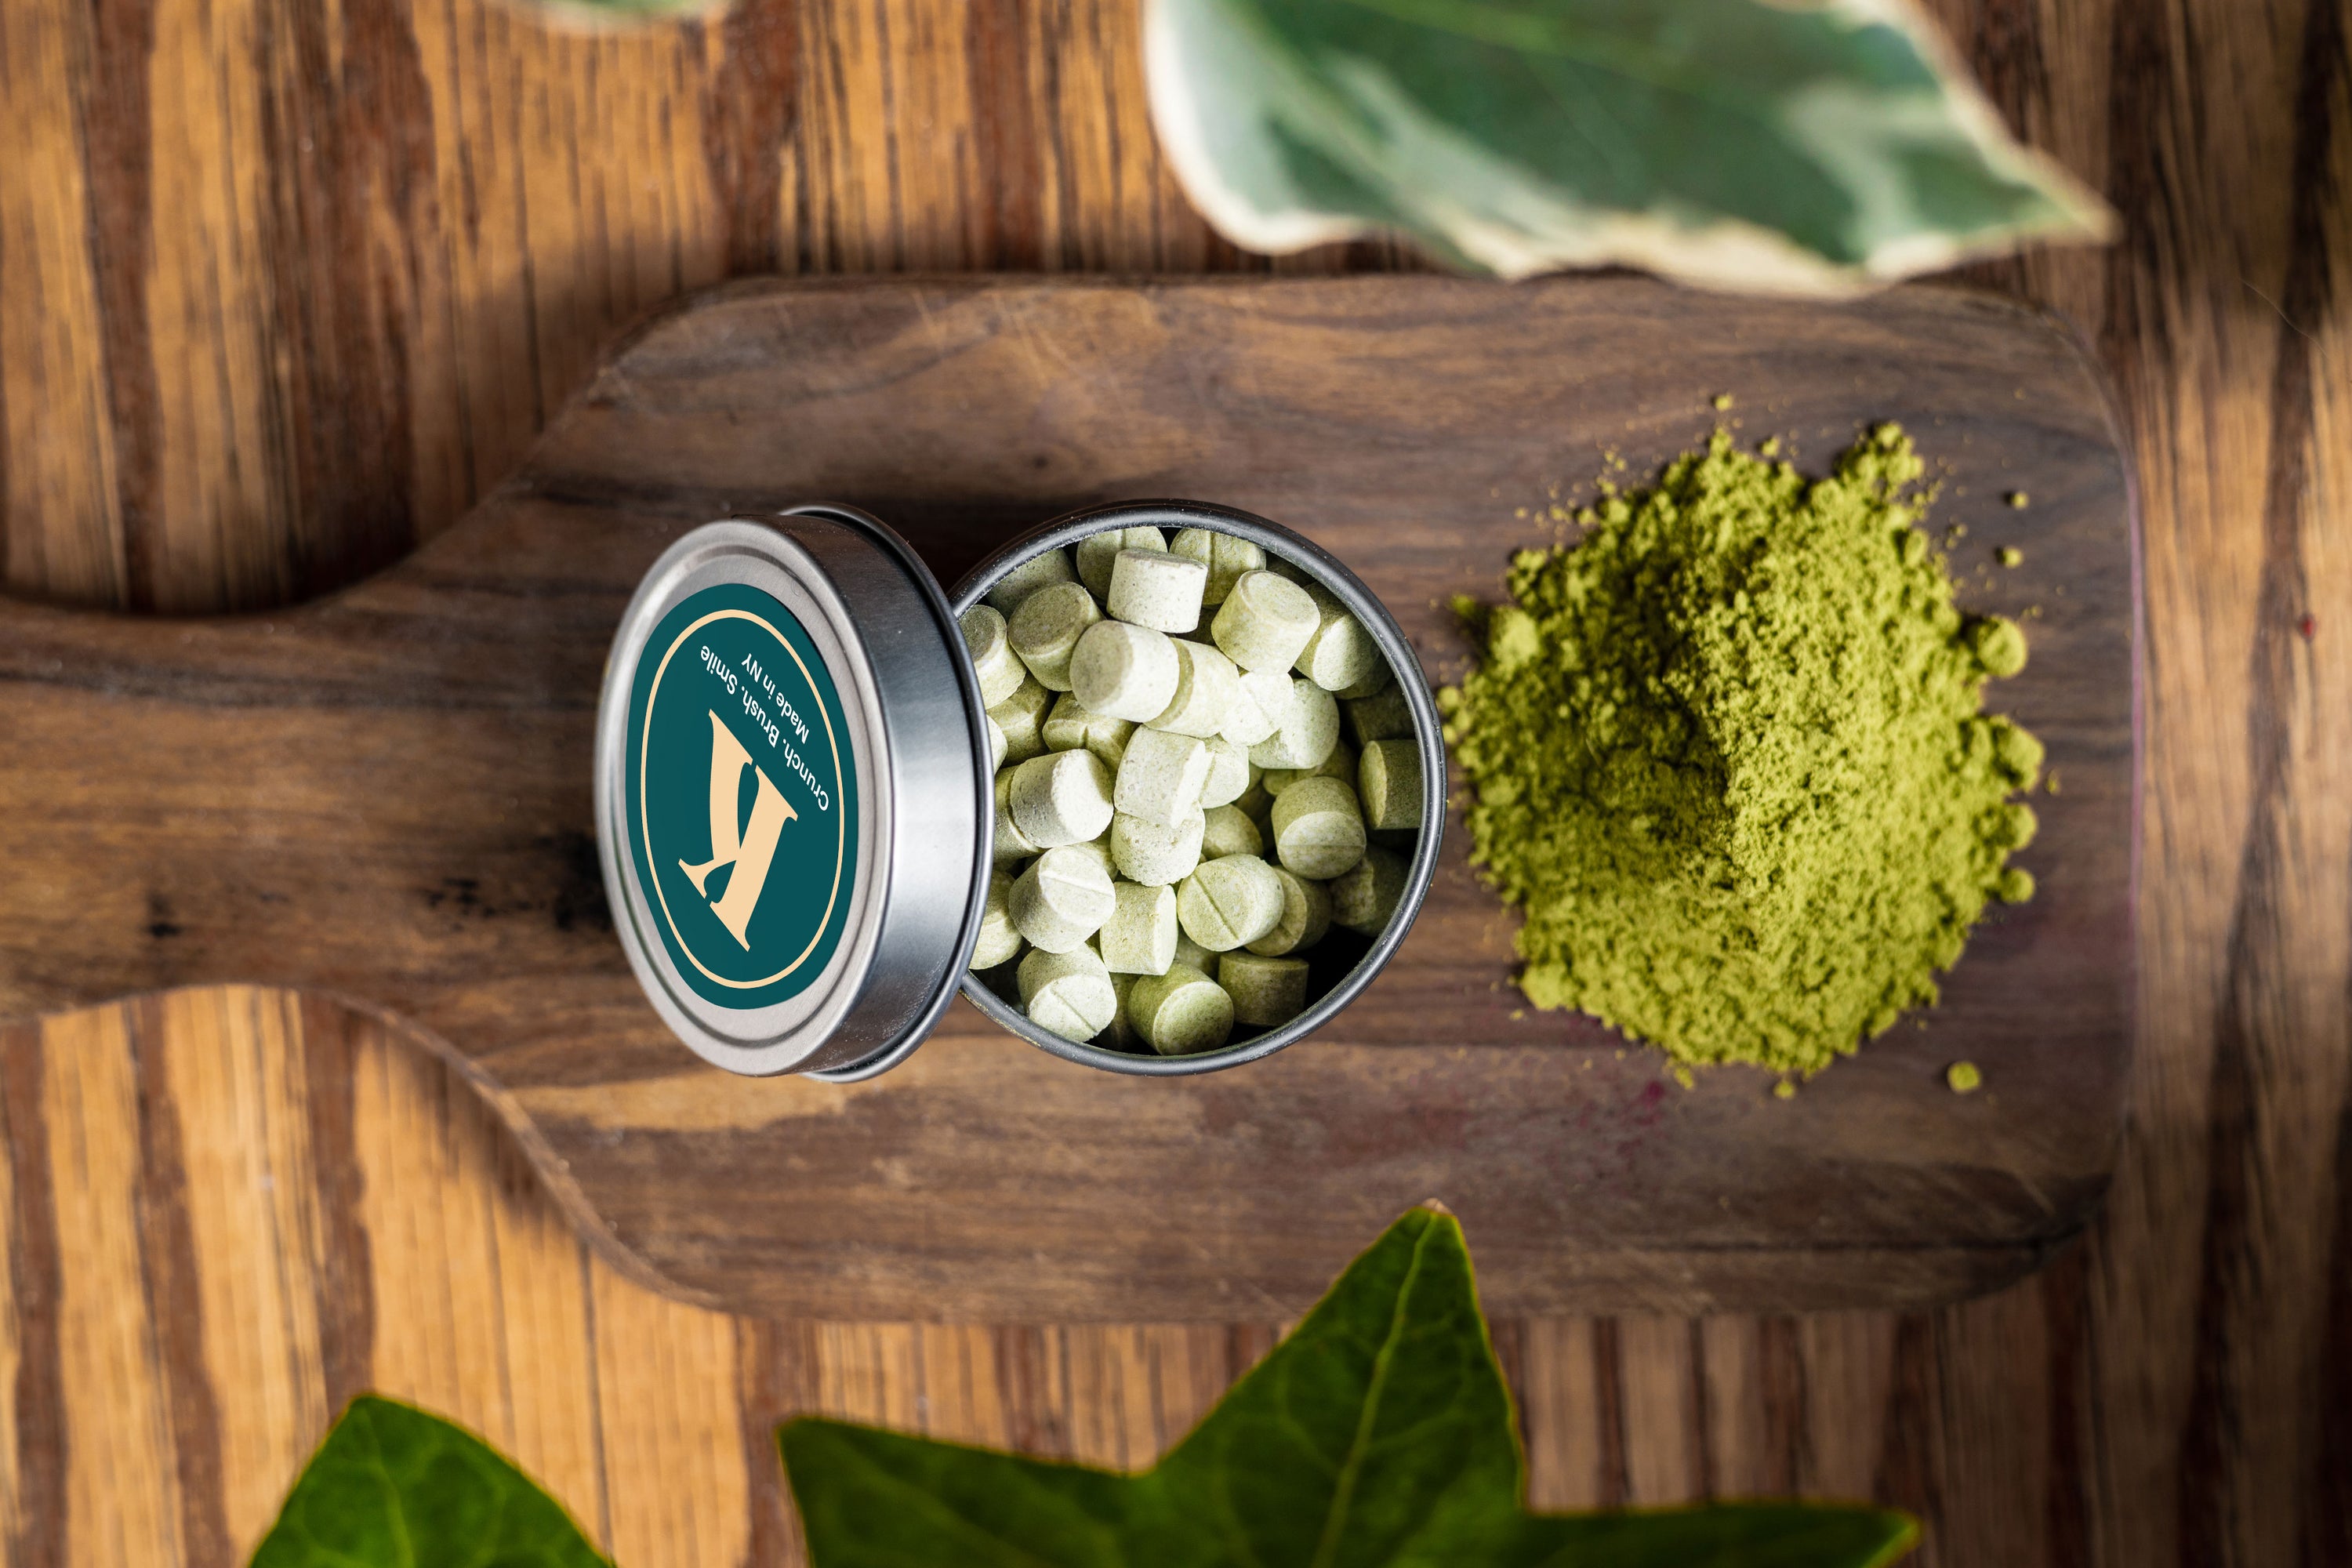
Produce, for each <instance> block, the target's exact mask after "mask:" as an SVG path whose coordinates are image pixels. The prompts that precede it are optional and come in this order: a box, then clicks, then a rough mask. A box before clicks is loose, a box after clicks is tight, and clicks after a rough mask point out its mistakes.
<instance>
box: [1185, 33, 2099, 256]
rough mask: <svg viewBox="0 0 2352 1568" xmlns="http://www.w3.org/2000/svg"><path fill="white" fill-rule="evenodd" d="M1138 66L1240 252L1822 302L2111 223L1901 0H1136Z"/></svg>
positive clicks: (1199, 192) (1198, 199)
mask: <svg viewBox="0 0 2352 1568" xmlns="http://www.w3.org/2000/svg"><path fill="white" fill-rule="evenodd" d="M1145 64H1146V67H1147V70H1148V75H1149V79H1150V93H1151V109H1152V117H1153V120H1154V122H1155V123H1156V124H1157V126H1158V128H1159V132H1160V142H1161V145H1162V146H1163V147H1164V148H1165V149H1166V150H1167V153H1168V155H1169V158H1170V160H1171V163H1173V164H1174V166H1175V169H1176V172H1177V174H1178V176H1179V177H1180V178H1181V180H1182V182H1183V184H1184V186H1185V189H1186V190H1187V192H1188V193H1190V195H1191V196H1192V201H1193V203H1194V205H1197V206H1198V207H1199V208H1200V209H1201V210H1202V213H1203V214H1204V215H1206V216H1207V217H1208V219H1209V221H1210V222H1211V223H1213V224H1214V225H1215V226H1217V227H1218V228H1219V229H1220V230H1222V231H1223V233H1224V235H1225V236H1226V237H1228V238H1230V239H1232V240H1233V241H1234V243H1235V244H1237V245H1241V246H1244V247H1247V248H1249V249H1253V250H1261V251H1272V252H1286V251H1292V250H1298V249H1302V248H1304V247H1307V246H1309V245H1315V244H1319V243H1322V242H1325V241H1328V240H1336V239H1345V238H1349V237H1353V236H1356V235H1360V234H1364V233H1367V232H1370V231H1372V230H1376V229H1383V228H1385V229H1396V230H1402V231H1404V232H1407V233H1410V234H1412V236H1414V237H1417V238H1418V239H1420V240H1421V241H1422V242H1423V244H1425V245H1427V246H1428V247H1431V248H1432V249H1433V250H1434V251H1436V252H1437V253H1438V254H1439V255H1441V256H1443V257H1445V258H1448V259H1450V260H1453V261H1454V262H1455V263H1457V264H1460V265H1464V266H1468V267H1472V268H1480V269H1483V270H1486V271H1491V272H1496V273H1500V274H1502V275H1504V276H1506V277H1513V278H1517V277H1524V276H1526V275H1528V274H1529V273H1533V272H1539V271H1545V270H1549V269H1551V268H1559V267H1573V266H1593V265H1598V264H1602V263H1610V262H1622V263H1626V264H1630V265H1633V266H1637V267H1643V268H1650V269H1651V270H1653V271H1656V272H1661V273H1664V274H1667V275H1669V276H1673V277H1677V278H1682V279H1689V280H1691V281H1695V282H1699V283H1705V284H1709V285H1713V286H1717V287H1725V288H1738V289H1756V290H1765V291H1775V292H1809V293H1839V292H1851V291H1853V290H1856V289H1864V288H1867V287H1870V286H1872V285H1874V284H1875V283H1879V282H1883V281H1885V280H1887V279H1894V278H1896V277H1901V276H1904V275H1906V274H1909V273H1914V272H1919V271H1925V270H1927V269H1930V268H1938V267H1944V266H1948V265H1950V264H1951V263H1953V262H1955V261H1957V260H1959V259H1961V258H1965V257H1969V256H1972V255H1979V254H1983V253H1987V252H1990V251H1996V250H2005V249H2009V248H2012V247H2015V246H2016V245H2018V244H2019V243H2021V242H2023V241H2027V240H2032V239H2037V238H2046V239H2093V238H2099V237H2104V236H2105V234H2106V232H2107V229H2108V226H2109V222H2110V218H2109V215H2108V213H2107V211H2106V209H2105V207H2104V206H2103V205H2101V204H2100V203H2099V201H2098V199H2097V198H2096V197H2095V196H2094V195H2091V194H2090V193H2089V192H2088V191H2087V190H2085V189H2084V188H2083V186H2082V185H2081V184H2078V183H2077V182H2076V181H2075V180H2074V178H2073V177H2072V176H2070V175H2068V174H2066V173H2065V172H2064V171H2063V170H2062V169H2060V168H2059V167H2058V166H2057V165H2056V164H2055V163H2053V162H2051V161H2050V160H2048V159H2046V158H2044V157H2042V156H2041V155H2040V154H2038V153H2032V152H2031V151H2029V150H2027V149H2025V148H2023V147H2021V146H2020V145H2019V144H2018V143H2017V142H2015V141H2014V140H2012V139H2011V137H2010V135H2009V133H2008V132H2007V131H2006V130H2005V129H2004V128H2003V127H2002V125H2001V123H2000V118H1999V116H1998V115H1997V114H1995V112H1994V111H1993V110H1992V108H1991V106H1990V104H1988V103H1987V102H1986V101H1985V100H1984V97H1983V95H1982V94H1981V93H1979V91H1978V90H1977V89H1976V88H1975V86H1974V84H1973V83H1971V82H1970V81H1969V79H1968V77H1967V75H1966V73H1965V72H1964V71H1963V70H1962V69H1961V68H1959V67H1958V65H1957V64H1956V63H1955V62H1954V61H1953V60H1952V59H1951V58H1949V56H1948V52H1947V51H1946V49H1945V48H1944V47H1943V45H1942V43H1941V41H1940V39H1939V38H1938V37H1937V34H1936V32H1935V29H1934V27H1933V26H1932V25H1931V24H1930V23H1928V21H1927V19H1926V18H1925V17H1924V16H1920V15H1919V14H1918V12H1917V11H1916V9H1915V7H1914V6H1913V5H1912V4H1911V3H1910V0H1150V15H1149V16H1148V18H1147V21H1146V24H1145Z"/></svg>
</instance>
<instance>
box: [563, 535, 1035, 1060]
mask: <svg viewBox="0 0 2352 1568" xmlns="http://www.w3.org/2000/svg"><path fill="white" fill-rule="evenodd" d="M989 758H990V752H989V742H988V739H987V725H986V720H985V715H984V713H983V710H982V707H981V699H980V687H979V683H978V681H977V680H976V679H975V678H974V677H973V674H972V670H971V661H970V660H969V659H968V658H966V657H965V654H964V647H963V638H962V635H961V632H960V631H959V630H958V629H957V626H956V623H955V620H954V617H953V616H952V615H950V612H949V609H948V604H947V600H946V598H945V596H944V595H942V594H941V593H940V586H939V584H938V582H937V581H936V580H935V579H933V577H932V576H931V574H930V573H929V571H928V570H926V569H925V567H924V566H923V564H922V563H921V562H920V561H919V559H917V558H916V556H915V554H914V552H912V551H911V550H909V549H908V546H907V543H906V542H905V541H904V540H901V539H900V538H899V537H898V535H897V534H895V533H893V532H892V531H890V530H889V529H887V528H886V527H884V526H883V525H882V524H881V523H880V522H878V521H876V520H874V519H873V518H871V517H869V516H867V515H866V514H865V513H863V512H860V511H857V510H855V509H852V508H848V507H837V506H822V507H802V508H796V509H794V510H792V511H790V512H786V513H783V514H782V515H780V516H777V517H773V518H770V519H765V520H752V519H747V518H737V519H730V520H728V521H721V522H713V523H709V524H706V525H705V526H703V527H701V528H698V529H696V530H695V531H693V532H691V533H688V535H687V536H686V537H685V538H683V539H681V540H679V541H678V542H677V543H676V544H674V545H672V546H671V547H670V548H669V549H668V550H667V551H666V552H664V553H663V554H662V557H661V559H660V560H658V561H656V563H654V565H653V568H652V570H651V571H649V572H648V573H646V578H645V581H644V582H643V583H642V584H640V585H639V587H638V589H637V593H636V596H635V598H634V599H633V600H631V602H630V604H629V608H628V611H627V613H626V614H625V616H623V617H622V620H621V628H620V632H619V634H618V635H617V637H615V638H614V644H613V653H612V657H611V659H610V660H609V661H608V663H607V664H606V666H605V670H604V696H603V700H602V701H601V702H600V704H599V706H598V710H597V716H596V755H595V763H596V783H595V789H596V830H597V844H598V849H599V854H600V857H601V858H602V861H603V864H604V889H605V894H606V896H607V898H608V899H609V900H610V901H611V904H612V908H613V911H614V927H615V928H616V929H617V930H618V931H619V932H620V936H621V943H622V946H623V947H624V948H625V950H626V952H627V953H628V956H629V964H630V967H631V968H632V969H634V970H635V973H636V976H637V980H638V982H639V984H642V985H643V986H644V987H645V991H646V995H647V997H648V998H650V999H651V1001H652V1002H653V1005H654V1007H655V1009H656V1011H657V1012H658V1013H660V1015H661V1016H662V1018H663V1019H664V1021H665V1022H667V1024H668V1025H669V1026H670V1027H671V1028H672V1029H673V1030H675V1031H676V1032H677V1036H678V1037H679V1038H680V1039H682V1040H684V1041H685V1042H686V1043H687V1044H688V1046H690V1047H693V1049H694V1050H695V1052H696V1053H697V1054H698V1055H699V1056H701V1057H702V1058H703V1059H705V1060H706V1061H709V1062H712V1063H715V1064H717V1065H718V1066H719V1067H722V1068H727V1069H729V1070H730V1071H732V1072H740V1073H750V1074H761V1075H765V1074H772V1073H781V1072H803V1073H807V1074H810V1075H811V1076H814V1077H819V1078H824V1079H835V1080H849V1079H860V1078H866V1077H870V1076H872V1075H873V1074H875V1073H878V1072H881V1071H883V1070H884V1069H886V1068H889V1067H890V1066H892V1065H894V1064H895V1063H897V1062H898V1061H899V1060H900V1059H902V1058H904V1057H905V1056H906V1055H907V1054H908V1052H910V1051H912V1050H913V1049H914V1048H915V1047H916V1046H917V1045H919V1044H920V1043H921V1041H922V1038H923V1037H924V1036H925V1035H926V1034H928V1033H929V1031H930V1028H931V1026H932V1025H933V1024H934V1023H936V1022H937V1021H938V1018H939V1016H940V1013H941V1012H942V1011H943V1010H944V1009H945V1008H946V1006H947V1005H948V1002H949V1001H950V998H951V997H952V996H953V995H954V994H955V986H956V982H957V980H958V978H959V977H960V976H961V974H962V973H963V969H964V966H965V964H966V963H969V962H970V960H971V949H972V943H973V942H974V941H975V939H976V938H977V936H978V933H979V927H980V916H981V912H982V905H983V902H984V900H985V899H986V896H987V891H988V870H989V854H988V836H989V832H990V827H991V824H992V819H993V812H992V800H991V798H990V795H989V785H990V769H989Z"/></svg>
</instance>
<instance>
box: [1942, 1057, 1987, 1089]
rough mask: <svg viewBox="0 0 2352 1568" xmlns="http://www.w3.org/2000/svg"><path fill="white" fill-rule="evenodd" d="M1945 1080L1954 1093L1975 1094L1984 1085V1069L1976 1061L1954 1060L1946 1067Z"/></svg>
mask: <svg viewBox="0 0 2352 1568" xmlns="http://www.w3.org/2000/svg"><path fill="white" fill-rule="evenodd" d="M1944 1081H1945V1082H1946V1083H1948V1084H1949V1085H1951V1088H1952V1092H1953V1093H1954V1094H1974V1093H1975V1092H1976V1091H1977V1090H1979V1089H1982V1088H1983V1087H1984V1069H1983V1068H1979V1066H1977V1064H1976V1063H1974V1062H1954V1063H1953V1064H1952V1065H1951V1066H1950V1067H1948V1068H1945V1069H1944Z"/></svg>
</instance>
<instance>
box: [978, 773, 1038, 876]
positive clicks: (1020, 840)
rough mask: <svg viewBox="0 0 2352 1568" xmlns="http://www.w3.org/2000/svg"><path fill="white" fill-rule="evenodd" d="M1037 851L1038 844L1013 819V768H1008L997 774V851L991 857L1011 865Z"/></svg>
mask: <svg viewBox="0 0 2352 1568" xmlns="http://www.w3.org/2000/svg"><path fill="white" fill-rule="evenodd" d="M1036 853H1037V846H1036V845H1034V844H1032V843H1030V842H1029V839H1028V837H1027V836H1026V835H1025V834H1024V833H1023V832H1022V831H1021V825H1020V824H1019V823H1017V822H1015V821H1013V770H1012V769H1011V768H1007V769H1005V770H1004V771H1003V773H999V774H997V775H996V852H995V853H994V854H993V855H992V856H991V857H990V858H991V859H992V860H993V861H994V862H995V863H996V864H997V865H999V866H1009V865H1011V864H1013V862H1014V861H1016V860H1026V859H1027V858H1029V857H1031V856H1032V855H1034V854H1036Z"/></svg>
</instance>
